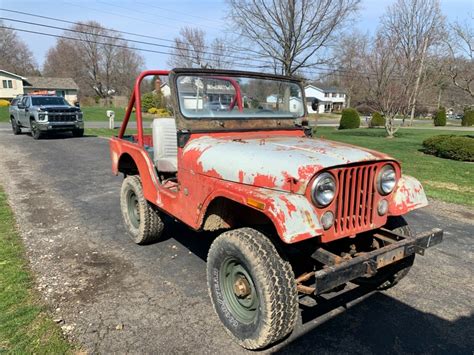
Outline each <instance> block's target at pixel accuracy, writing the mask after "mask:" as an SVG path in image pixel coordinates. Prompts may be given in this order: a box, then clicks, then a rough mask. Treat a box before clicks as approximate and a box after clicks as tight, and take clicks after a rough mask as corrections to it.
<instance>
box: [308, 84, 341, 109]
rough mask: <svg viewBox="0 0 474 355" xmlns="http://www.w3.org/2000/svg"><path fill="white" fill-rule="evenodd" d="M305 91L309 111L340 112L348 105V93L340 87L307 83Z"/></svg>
mask: <svg viewBox="0 0 474 355" xmlns="http://www.w3.org/2000/svg"><path fill="white" fill-rule="evenodd" d="M304 93H305V96H306V106H307V108H308V113H325V112H340V111H341V110H342V109H343V108H345V107H346V93H345V92H344V90H341V89H339V88H334V87H327V88H323V87H318V86H315V85H307V86H306V87H305V88H304Z"/></svg>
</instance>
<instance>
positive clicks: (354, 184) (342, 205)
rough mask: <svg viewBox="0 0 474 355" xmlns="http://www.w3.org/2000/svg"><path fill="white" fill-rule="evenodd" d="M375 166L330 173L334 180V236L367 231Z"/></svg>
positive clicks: (370, 222) (373, 191) (372, 207)
mask: <svg viewBox="0 0 474 355" xmlns="http://www.w3.org/2000/svg"><path fill="white" fill-rule="evenodd" d="M376 171H377V165H375V164H374V165H362V166H355V167H350V168H341V169H337V170H336V171H334V173H335V175H336V177H337V180H338V193H337V196H336V199H337V200H336V201H337V205H336V214H335V221H334V232H335V235H337V236H340V235H343V234H346V233H351V234H352V233H354V234H355V233H358V232H361V231H363V230H367V229H370V227H371V225H372V224H373V222H374V221H373V218H374V213H373V212H374V197H375V185H374V179H375V176H376Z"/></svg>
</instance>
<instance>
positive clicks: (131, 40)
mask: <svg viewBox="0 0 474 355" xmlns="http://www.w3.org/2000/svg"><path fill="white" fill-rule="evenodd" d="M0 20H6V21H11V22H18V23H23V24H28V25H33V26H40V27H46V28H51V29H55V30H63V31H68V32H74V33H82V34H87V35H93V36H97V37H104V38H110V39H123V40H124V41H127V42H130V43H137V44H144V45H148V46H154V47H160V48H167V49H175V50H176V49H177V50H180V49H181V48H178V47H176V46H171V45H166V44H158V43H153V42H145V41H137V40H134V39H129V38H119V37H115V36H110V35H107V34H100V33H91V32H86V31H81V30H75V29H71V28H65V27H58V26H52V25H45V24H42V23H38V22H31V21H23V20H18V19H12V18H8V17H0ZM81 25H82V24H81ZM94 27H96V28H98V29H99V28H101V27H97V26H94ZM101 29H103V28H101ZM189 50H190V51H191V52H194V53H200V54H209V55H214V56H219V55H220V54H219V53H216V52H207V51H202V50H199V49H193V48H190V49H189ZM225 56H226V57H227V58H233V59H239V60H251V59H250V58H246V57H239V56H234V55H225ZM253 61H254V62H261V63H264V64H268V62H267V61H264V60H259V59H255V60H253Z"/></svg>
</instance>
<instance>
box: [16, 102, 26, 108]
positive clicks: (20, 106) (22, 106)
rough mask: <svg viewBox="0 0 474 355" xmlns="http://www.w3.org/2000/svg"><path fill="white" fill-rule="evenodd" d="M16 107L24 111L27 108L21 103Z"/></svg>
mask: <svg viewBox="0 0 474 355" xmlns="http://www.w3.org/2000/svg"><path fill="white" fill-rule="evenodd" d="M16 106H17V107H18V108H22V109H23V108H25V105H23V104H20V103H18V105H16Z"/></svg>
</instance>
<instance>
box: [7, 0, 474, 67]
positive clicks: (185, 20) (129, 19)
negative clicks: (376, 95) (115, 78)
mask: <svg viewBox="0 0 474 355" xmlns="http://www.w3.org/2000/svg"><path fill="white" fill-rule="evenodd" d="M392 2H393V1H392V0H363V1H362V8H361V11H360V16H359V19H358V21H357V22H356V23H355V24H354V26H355V27H356V28H358V29H359V30H360V31H362V32H373V31H374V30H375V29H376V27H377V24H378V21H379V18H380V16H381V15H382V14H383V13H384V11H385V8H386V7H387V6H388V5H389V4H391V3H392ZM0 5H1V6H0V7H2V8H6V9H11V10H18V11H25V12H34V13H36V14H38V15H43V16H49V17H54V18H60V19H63V20H68V21H85V20H96V21H97V22H99V23H101V24H103V25H104V26H106V27H109V28H114V29H117V30H121V31H127V32H134V33H139V34H145V35H151V36H155V37H160V38H163V39H168V40H172V39H173V38H174V37H175V36H176V35H177V34H178V32H179V29H180V28H181V27H183V26H194V27H200V28H201V29H203V30H204V31H206V33H207V35H208V38H209V39H213V38H215V37H219V36H223V35H225V33H224V30H223V28H224V27H226V22H225V16H226V13H227V11H228V7H227V5H226V3H225V1H224V0H221V1H210V0H195V1H192V0H175V1H171V0H158V1H157V0H155V1H150V0H125V1H114V0H96V1H90V0H86V1H84V0H82V1H80V0H67V1H50V0H42V1H38V0H0ZM441 6H442V10H443V12H444V14H445V16H446V17H447V18H448V20H450V21H453V20H460V21H466V20H467V19H468V16H469V14H471V15H472V14H474V0H442V1H441ZM0 12H1V15H2V16H1V17H5V18H15V19H20V20H25V21H32V22H40V23H47V24H52V25H55V26H58V27H67V26H66V25H65V24H61V23H55V22H53V21H49V20H44V19H40V18H33V17H30V16H25V15H19V14H12V13H9V12H6V11H1V10H0ZM5 23H6V24H8V25H10V26H12V27H18V28H23V29H29V30H36V31H42V32H49V33H55V34H60V33H61V32H62V31H58V30H52V29H47V30H45V29H44V28H41V27H37V26H32V25H26V24H18V23H14V22H9V21H5ZM19 36H20V37H21V38H22V39H23V40H24V41H25V42H26V43H27V44H28V45H29V47H30V49H31V50H32V51H33V53H34V55H35V58H36V60H37V62H38V63H39V64H40V65H42V63H43V61H44V57H45V53H46V52H47V50H48V48H50V47H51V46H53V45H54V43H55V39H54V38H50V37H44V36H40V35H36V34H28V33H21V32H19ZM136 39H137V40H144V41H147V40H146V39H140V38H136ZM148 41H150V40H148ZM151 41H154V42H157V41H155V40H151ZM161 43H162V44H171V43H167V42H164V41H163V42H161ZM136 47H144V48H145V46H143V45H136ZM148 48H152V49H155V50H160V51H167V50H166V49H164V48H156V47H148ZM142 55H143V56H144V58H145V61H146V65H145V66H146V68H148V69H150V68H154V69H165V68H167V67H168V65H167V57H168V56H167V55H165V54H155V53H146V52H142Z"/></svg>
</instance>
